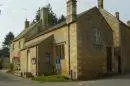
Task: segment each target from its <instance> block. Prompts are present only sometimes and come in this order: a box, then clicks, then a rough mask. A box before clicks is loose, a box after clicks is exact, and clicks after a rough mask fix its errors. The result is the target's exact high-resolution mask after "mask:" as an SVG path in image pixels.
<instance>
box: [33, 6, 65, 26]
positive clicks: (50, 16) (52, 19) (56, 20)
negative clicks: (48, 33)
mask: <svg viewBox="0 0 130 86" xmlns="http://www.w3.org/2000/svg"><path fill="white" fill-rule="evenodd" d="M46 8H47V9H48V23H49V26H54V25H56V24H58V23H61V22H63V21H65V20H66V18H65V16H64V15H61V17H60V18H58V17H57V15H56V14H55V13H54V12H53V10H52V7H51V5H50V4H48V5H47V6H46ZM39 20H40V8H39V9H38V11H37V12H36V16H35V21H39Z"/></svg>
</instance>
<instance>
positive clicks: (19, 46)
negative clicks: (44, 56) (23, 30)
mask: <svg viewBox="0 0 130 86" xmlns="http://www.w3.org/2000/svg"><path fill="white" fill-rule="evenodd" d="M19 49H21V41H19Z"/></svg>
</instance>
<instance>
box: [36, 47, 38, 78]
mask: <svg viewBox="0 0 130 86" xmlns="http://www.w3.org/2000/svg"><path fill="white" fill-rule="evenodd" d="M36 76H38V46H36Z"/></svg>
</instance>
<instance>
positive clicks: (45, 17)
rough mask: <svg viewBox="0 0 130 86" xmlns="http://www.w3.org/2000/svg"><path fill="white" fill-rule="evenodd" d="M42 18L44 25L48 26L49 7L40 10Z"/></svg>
mask: <svg viewBox="0 0 130 86" xmlns="http://www.w3.org/2000/svg"><path fill="white" fill-rule="evenodd" d="M40 20H41V21H42V25H43V27H47V26H48V8H45V7H43V8H41V10H40Z"/></svg>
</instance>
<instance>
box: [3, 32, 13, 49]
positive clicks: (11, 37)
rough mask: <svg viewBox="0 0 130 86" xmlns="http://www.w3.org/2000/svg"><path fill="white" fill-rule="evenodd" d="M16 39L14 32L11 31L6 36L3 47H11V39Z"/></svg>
mask: <svg viewBox="0 0 130 86" xmlns="http://www.w3.org/2000/svg"><path fill="white" fill-rule="evenodd" d="M13 39H14V34H13V33H12V32H9V33H8V34H7V35H6V37H5V38H4V42H3V48H5V47H6V48H9V47H10V44H11V41H12V40H13Z"/></svg>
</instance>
